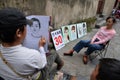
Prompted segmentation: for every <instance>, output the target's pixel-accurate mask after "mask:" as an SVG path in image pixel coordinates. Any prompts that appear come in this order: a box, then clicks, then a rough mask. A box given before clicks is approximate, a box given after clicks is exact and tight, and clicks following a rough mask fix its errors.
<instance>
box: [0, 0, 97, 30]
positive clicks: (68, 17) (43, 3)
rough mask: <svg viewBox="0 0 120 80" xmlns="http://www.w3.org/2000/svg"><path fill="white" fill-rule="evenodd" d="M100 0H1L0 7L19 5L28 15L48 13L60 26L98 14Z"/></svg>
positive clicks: (53, 21) (53, 22)
mask: <svg viewBox="0 0 120 80" xmlns="http://www.w3.org/2000/svg"><path fill="white" fill-rule="evenodd" d="M97 6H98V0H0V8H2V7H17V8H19V9H20V10H22V11H23V12H24V13H25V14H26V15H48V16H51V17H52V25H53V26H54V27H55V28H59V27H60V26H62V25H67V24H72V23H75V22H78V21H79V20H81V19H85V18H90V17H94V16H95V15H96V11H97Z"/></svg>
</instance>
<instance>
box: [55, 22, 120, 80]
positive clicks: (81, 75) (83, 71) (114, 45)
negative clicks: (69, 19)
mask: <svg viewBox="0 0 120 80" xmlns="http://www.w3.org/2000/svg"><path fill="white" fill-rule="evenodd" d="M114 28H115V30H116V32H117V34H116V36H115V37H114V38H113V39H112V40H111V42H110V45H109V47H108V50H107V54H106V57H113V58H117V59H120V52H119V50H120V22H117V23H116V24H115V25H114ZM97 31H98V29H93V30H92V31H91V32H90V33H88V34H87V35H86V36H84V37H82V38H80V39H76V40H74V41H71V42H69V43H68V44H66V45H65V47H63V48H62V49H60V50H58V51H57V52H58V54H59V55H60V56H61V58H62V59H63V60H64V62H65V64H64V67H63V68H62V70H61V71H63V72H65V73H68V74H70V75H73V76H77V80H90V74H91V72H92V71H93V69H94V68H95V66H96V64H97V63H98V61H99V60H98V59H99V57H97V58H96V59H94V60H93V61H92V62H91V61H89V62H88V64H87V65H84V64H83V62H82V55H83V54H84V51H85V49H83V50H81V51H80V52H79V54H77V53H76V52H74V55H73V56H72V57H71V56H63V53H64V52H67V51H69V50H70V49H71V48H73V46H74V45H75V44H76V43H77V42H79V41H80V40H81V39H90V38H92V36H93V35H94V34H95V33H96V32H97Z"/></svg>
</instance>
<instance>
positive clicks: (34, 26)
mask: <svg viewBox="0 0 120 80" xmlns="http://www.w3.org/2000/svg"><path fill="white" fill-rule="evenodd" d="M31 20H32V25H30V27H31V28H32V30H33V31H34V32H36V31H39V29H41V24H40V21H39V20H38V19H37V18H32V19H31Z"/></svg>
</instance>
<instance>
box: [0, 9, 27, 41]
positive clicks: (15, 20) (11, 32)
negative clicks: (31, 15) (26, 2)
mask: <svg viewBox="0 0 120 80" xmlns="http://www.w3.org/2000/svg"><path fill="white" fill-rule="evenodd" d="M26 24H27V19H26V17H25V15H24V14H23V13H22V12H20V11H19V10H18V9H16V8H4V9H1V10H0V41H1V42H4V43H12V42H14V41H16V40H18V39H24V37H25V34H26V28H25V26H26Z"/></svg>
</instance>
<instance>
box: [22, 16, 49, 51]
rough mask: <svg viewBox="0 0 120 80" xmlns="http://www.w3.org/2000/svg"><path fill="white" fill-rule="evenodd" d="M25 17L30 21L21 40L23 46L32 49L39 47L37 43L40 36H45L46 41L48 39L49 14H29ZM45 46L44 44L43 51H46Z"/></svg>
mask: <svg viewBox="0 0 120 80" xmlns="http://www.w3.org/2000/svg"><path fill="white" fill-rule="evenodd" d="M27 19H29V20H30V21H31V22H30V23H29V25H27V34H26V37H25V39H24V41H23V46H26V47H28V48H32V49H37V50H38V49H39V46H38V43H39V40H40V38H41V37H42V36H43V37H45V38H46V40H47V41H49V32H48V27H49V20H50V17H49V16H39V15H31V16H27ZM47 46H48V44H47V43H46V45H45V51H46V52H47V51H48V50H47Z"/></svg>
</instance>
